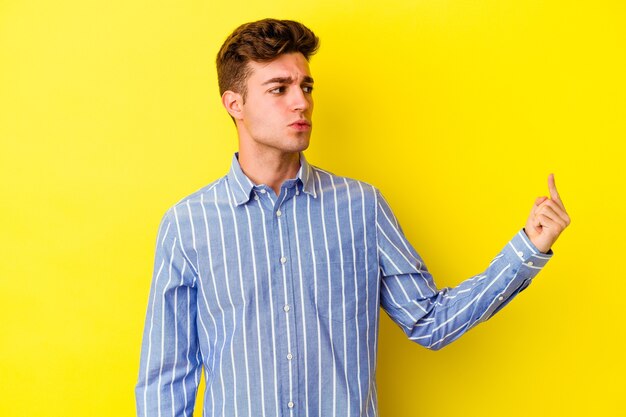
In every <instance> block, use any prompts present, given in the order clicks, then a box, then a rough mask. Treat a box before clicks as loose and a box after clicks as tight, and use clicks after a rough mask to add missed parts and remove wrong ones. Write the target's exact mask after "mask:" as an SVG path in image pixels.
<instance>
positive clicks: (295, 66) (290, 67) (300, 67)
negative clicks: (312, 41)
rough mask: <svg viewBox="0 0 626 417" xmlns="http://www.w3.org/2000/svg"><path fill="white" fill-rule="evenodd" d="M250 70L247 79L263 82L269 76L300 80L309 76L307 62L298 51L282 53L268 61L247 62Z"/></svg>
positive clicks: (269, 77)
mask: <svg viewBox="0 0 626 417" xmlns="http://www.w3.org/2000/svg"><path fill="white" fill-rule="evenodd" d="M248 66H249V68H250V70H251V74H250V77H249V81H251V82H255V83H257V82H259V83H263V82H264V81H267V80H269V79H271V78H278V77H280V78H292V79H293V80H296V81H301V80H302V78H304V77H310V76H311V71H310V69H309V63H308V61H307V60H306V59H305V58H304V55H302V54H301V53H300V52H294V53H290V54H282V55H280V56H279V57H278V58H276V59H274V60H273V61H270V62H255V61H250V62H248Z"/></svg>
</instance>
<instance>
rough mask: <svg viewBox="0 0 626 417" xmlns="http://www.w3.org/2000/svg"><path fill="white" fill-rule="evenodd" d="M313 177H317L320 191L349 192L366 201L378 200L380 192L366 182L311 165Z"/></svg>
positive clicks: (316, 180)
mask: <svg viewBox="0 0 626 417" xmlns="http://www.w3.org/2000/svg"><path fill="white" fill-rule="evenodd" d="M311 168H312V171H313V175H314V176H315V182H316V184H317V186H318V189H319V191H321V192H327V191H334V190H338V191H339V190H340V191H348V192H349V193H350V194H352V193H357V194H360V195H361V196H362V197H363V198H365V199H368V200H369V199H372V200H374V201H375V200H376V199H377V198H378V195H379V194H380V192H379V191H378V189H377V188H376V187H375V186H374V185H372V184H369V183H367V182H365V181H361V180H357V179H354V178H350V177H346V176H342V175H336V174H333V173H332V172H330V171H327V170H325V169H322V168H319V167H317V166H313V165H311Z"/></svg>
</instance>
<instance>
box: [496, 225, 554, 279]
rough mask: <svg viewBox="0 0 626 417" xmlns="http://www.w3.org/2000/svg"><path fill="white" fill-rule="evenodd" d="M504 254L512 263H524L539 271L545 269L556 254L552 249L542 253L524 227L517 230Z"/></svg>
mask: <svg viewBox="0 0 626 417" xmlns="http://www.w3.org/2000/svg"><path fill="white" fill-rule="evenodd" d="M503 252H504V256H505V258H506V259H507V261H509V262H510V263H511V265H515V264H519V263H520V262H521V263H522V265H523V266H525V267H527V268H530V269H536V270H537V272H539V270H541V269H543V267H544V266H545V265H546V263H548V261H549V260H550V259H551V258H552V255H554V252H552V249H550V250H549V251H548V253H542V252H540V251H539V249H537V247H536V246H535V245H534V244H533V243H532V242H531V241H530V239H529V238H528V236H527V235H526V232H525V231H524V229H522V230H520V231H519V232H517V234H516V235H515V236H514V237H513V239H511V241H510V242H509V243H508V244H507V245H506V247H505V248H504V251H503ZM533 275H535V274H533Z"/></svg>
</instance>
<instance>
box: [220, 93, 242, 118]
mask: <svg viewBox="0 0 626 417" xmlns="http://www.w3.org/2000/svg"><path fill="white" fill-rule="evenodd" d="M222 105H223V106H224V108H225V109H226V111H227V112H228V114H230V115H231V117H233V118H234V119H242V118H243V98H242V97H241V94H239V93H235V92H234V91H231V90H227V91H224V94H222Z"/></svg>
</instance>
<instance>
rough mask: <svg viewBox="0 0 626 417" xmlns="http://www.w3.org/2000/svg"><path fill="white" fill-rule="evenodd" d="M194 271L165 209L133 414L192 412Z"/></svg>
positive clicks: (196, 369) (196, 356)
mask: <svg viewBox="0 0 626 417" xmlns="http://www.w3.org/2000/svg"><path fill="white" fill-rule="evenodd" d="M195 284H196V275H195V272H194V270H193V266H192V264H191V262H189V259H188V258H187V257H186V256H185V254H184V252H183V250H182V246H181V242H180V234H179V232H178V228H177V223H176V219H175V218H174V216H173V215H172V214H171V211H170V212H168V213H167V214H166V215H165V216H164V217H163V220H162V222H161V225H160V227H159V234H158V238H157V245H156V256H155V263H154V273H153V278H152V286H151V289H150V296H149V301H148V310H147V313H146V322H145V328H144V333H143V342H142V347H141V362H140V370H139V378H138V382H137V385H136V387H135V399H136V403H137V416H140V417H150V416H157V415H158V416H161V417H166V416H171V417H174V416H191V415H192V414H193V408H194V403H195V398H196V391H197V389H198V383H199V380H200V373H201V369H202V367H201V361H200V352H199V347H198V346H199V345H198V337H197V331H196V285H195Z"/></svg>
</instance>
